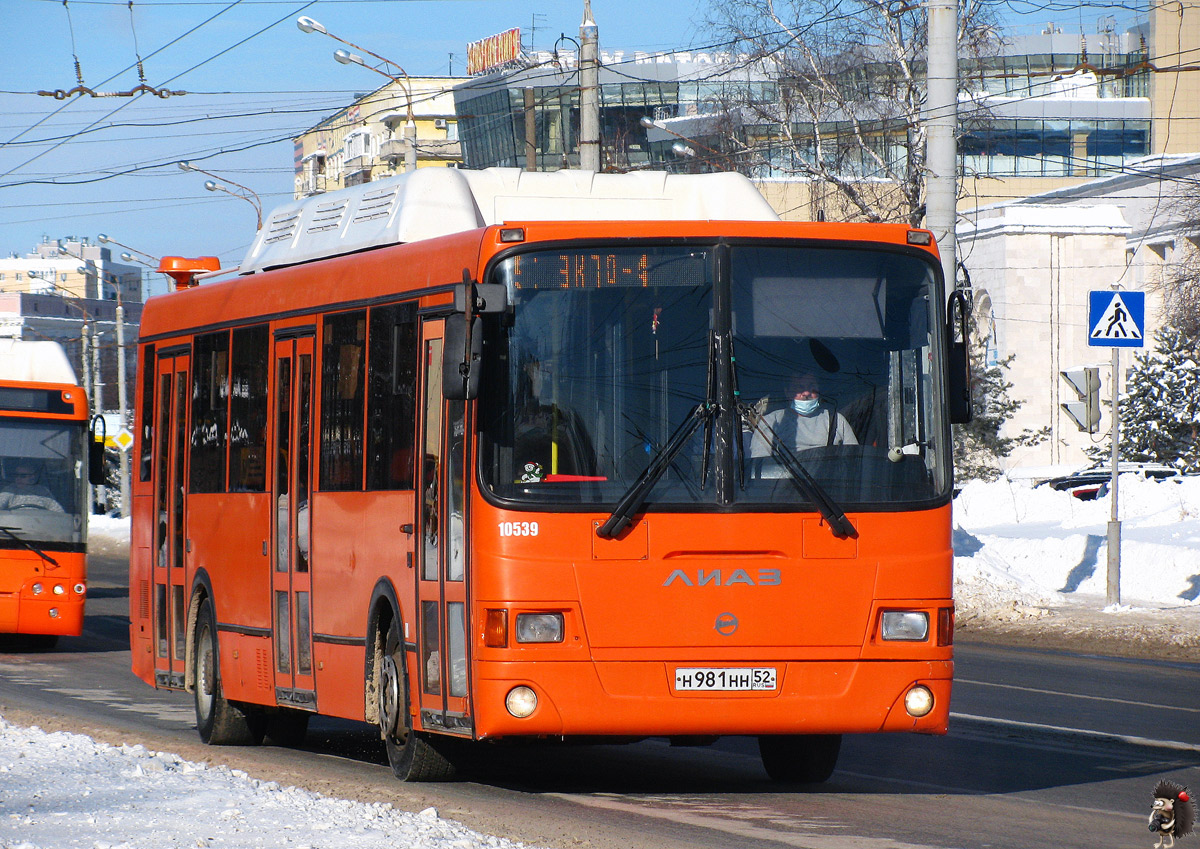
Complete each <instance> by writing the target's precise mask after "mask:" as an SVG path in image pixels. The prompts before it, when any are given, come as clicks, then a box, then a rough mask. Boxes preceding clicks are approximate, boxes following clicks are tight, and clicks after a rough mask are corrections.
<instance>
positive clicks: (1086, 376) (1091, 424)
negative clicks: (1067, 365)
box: [1059, 366, 1100, 433]
mask: <svg viewBox="0 0 1200 849" xmlns="http://www.w3.org/2000/svg"><path fill="white" fill-rule="evenodd" d="M1059 374H1060V375H1062V378H1063V380H1065V381H1066V382H1067V383H1069V384H1070V385H1071V388H1072V389H1074V390H1075V394H1076V395H1077V396H1078V397H1079V400H1078V401H1069V402H1067V403H1066V404H1059V406H1060V407H1062V408H1063V412H1065V413H1066V414H1067V415H1068V416H1070V417H1071V419H1072V420H1073V421H1074V422H1075V425H1076V427H1078V428H1079V429H1080V430H1081V431H1083V432H1084V433H1096V432H1097V431H1099V430H1100V369H1099V368H1097V367H1095V366H1085V367H1083V368H1071V369H1067V370H1066V371H1060V372H1059Z"/></svg>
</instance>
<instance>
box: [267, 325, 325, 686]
mask: <svg viewBox="0 0 1200 849" xmlns="http://www.w3.org/2000/svg"><path fill="white" fill-rule="evenodd" d="M312 385H313V338H312V337H311V336H300V337H293V338H286V339H280V338H276V340H275V428H274V429H275V434H274V437H275V451H274V457H275V463H274V468H273V472H272V488H271V494H272V496H273V503H274V504H275V521H274V523H273V530H272V537H273V539H272V546H271V551H272V553H273V556H272V569H271V606H272V611H273V613H272V630H273V637H274V644H275V698H276V701H277V702H278V703H279V704H281V705H286V706H289V707H297V708H302V709H306V710H316V707H317V697H316V685H315V683H314V679H313V660H312V608H311V600H312V574H311V572H310V570H309V527H310V523H309V514H308V504H309V495H310V488H311V474H310V469H311V465H312V464H311V445H312V438H311V435H312V434H311V431H312Z"/></svg>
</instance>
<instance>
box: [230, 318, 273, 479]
mask: <svg viewBox="0 0 1200 849" xmlns="http://www.w3.org/2000/svg"><path fill="white" fill-rule="evenodd" d="M270 341H271V337H270V332H269V330H268V327H267V325H265V324H260V325H256V326H254V327H243V328H239V329H237V330H235V331H233V350H232V351H230V354H229V361H230V368H229V374H230V379H229V383H230V388H229V395H230V399H229V489H230V491H232V492H263V491H265V490H266V488H267V402H268V400H269V398H268V395H267V393H266V391H265V390H264V387H266V385H267V376H268V374H269V363H270V360H271V357H270Z"/></svg>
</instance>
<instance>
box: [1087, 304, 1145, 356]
mask: <svg viewBox="0 0 1200 849" xmlns="http://www.w3.org/2000/svg"><path fill="white" fill-rule="evenodd" d="M1088 345H1089V346H1090V347H1093V348H1143V347H1145V345H1146V293H1145V292H1127V291H1114V290H1112V289H1104V290H1101V291H1098V292H1095V291H1094V292H1088Z"/></svg>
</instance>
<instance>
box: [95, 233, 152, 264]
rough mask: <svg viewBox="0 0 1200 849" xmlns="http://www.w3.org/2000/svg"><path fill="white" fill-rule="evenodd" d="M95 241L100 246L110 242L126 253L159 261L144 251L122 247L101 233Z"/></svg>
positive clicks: (126, 246) (127, 246)
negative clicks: (129, 252)
mask: <svg viewBox="0 0 1200 849" xmlns="http://www.w3.org/2000/svg"><path fill="white" fill-rule="evenodd" d="M96 241H97V242H99V243H100V244H102V245H107V244H109V243H110V242H111V243H112V244H114V245H116V246H117V247H119V248H124V249H125V250H127V251H131V252H133V253H135V254H141V255H142V256H144V257H147V258H149V259H152V260H154V261H155V262H158V261H159V258H158V257H156V256H155V255H154V254H148V253H146V252H145V251H139V250H138V249H137V248H131V247H129V245H122V244H121V243H120V242H118V241H117V240H116V239H110V238H109V237H108V236H106V235H104V234H103V233H101V234H100V235H98V236H97V237H96ZM81 259H82V257H81ZM138 262H141V260H138Z"/></svg>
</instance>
